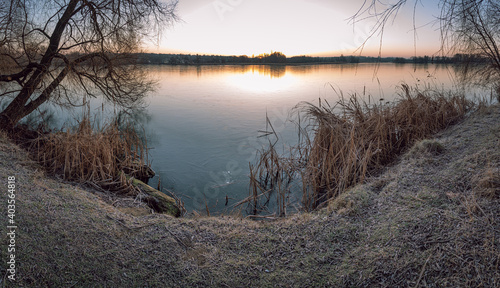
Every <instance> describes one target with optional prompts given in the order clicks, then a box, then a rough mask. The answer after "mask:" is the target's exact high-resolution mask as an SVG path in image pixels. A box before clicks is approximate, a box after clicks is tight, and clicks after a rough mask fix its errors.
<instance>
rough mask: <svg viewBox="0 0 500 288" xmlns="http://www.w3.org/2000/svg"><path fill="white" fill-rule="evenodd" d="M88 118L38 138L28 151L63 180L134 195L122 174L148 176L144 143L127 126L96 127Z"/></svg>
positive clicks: (129, 126) (113, 124) (112, 124)
mask: <svg viewBox="0 0 500 288" xmlns="http://www.w3.org/2000/svg"><path fill="white" fill-rule="evenodd" d="M93 124H94V122H92V121H91V120H90V119H89V117H88V116H83V119H82V120H81V121H79V122H78V125H76V126H75V127H73V128H69V129H66V131H64V132H57V133H50V134H45V135H40V136H39V137H38V138H36V139H35V140H34V141H33V144H32V145H31V149H30V150H31V151H32V153H33V155H34V156H35V158H36V160H38V161H39V162H40V163H41V164H42V165H43V166H45V167H46V168H47V170H48V171H50V172H52V173H54V174H58V175H62V177H63V178H64V179H66V180H72V181H79V182H86V183H89V184H93V185H94V186H96V185H97V186H99V187H102V188H104V189H108V190H113V191H118V192H122V193H131V192H134V188H133V187H132V186H131V185H130V183H128V181H127V180H126V178H125V175H124V173H122V172H125V173H126V174H128V175H131V176H134V177H136V178H140V177H141V175H145V174H148V173H150V172H151V171H150V168H149V165H148V164H149V163H148V159H147V145H146V144H147V143H145V142H144V141H143V140H142V139H141V137H139V134H138V133H137V131H136V130H135V129H133V127H132V126H131V125H125V126H124V125H121V127H120V128H119V126H120V125H119V123H118V122H117V121H113V122H111V123H109V124H105V125H104V126H102V127H100V128H96V127H94V126H97V125H93Z"/></svg>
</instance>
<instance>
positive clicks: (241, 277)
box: [0, 104, 500, 287]
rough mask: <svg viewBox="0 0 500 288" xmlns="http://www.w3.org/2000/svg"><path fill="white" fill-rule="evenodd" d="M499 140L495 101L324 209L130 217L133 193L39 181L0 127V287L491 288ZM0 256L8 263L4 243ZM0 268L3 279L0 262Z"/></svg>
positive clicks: (499, 109) (499, 112) (497, 231)
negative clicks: (2, 186)
mask: <svg viewBox="0 0 500 288" xmlns="http://www.w3.org/2000/svg"><path fill="white" fill-rule="evenodd" d="M498 135H500V105H499V104H496V105H493V106H490V107H486V108H481V109H480V110H479V111H477V112H475V113H473V114H472V115H469V116H468V117H466V119H465V120H463V121H461V122H460V123H458V124H456V125H454V126H451V127H449V128H448V129H447V130H445V131H443V132H440V133H438V134H437V135H435V136H434V137H432V138H431V139H428V140H424V141H429V142H431V143H438V144H439V145H441V146H442V147H443V150H442V151H441V152H439V153H438V154H435V153H434V152H432V151H431V150H427V149H428V148H426V147H428V145H427V144H425V142H424V141H422V142H419V143H417V144H416V145H415V146H414V147H413V148H412V149H410V151H409V152H408V153H406V154H404V155H403V156H401V157H400V159H399V160H398V162H397V163H396V164H394V165H392V166H391V167H387V168H386V169H385V172H384V173H383V174H382V175H380V176H379V177H371V178H369V179H367V181H366V182H365V183H364V184H360V185H357V186H355V187H353V188H352V189H349V190H348V191H347V192H346V193H345V194H344V195H343V196H342V197H340V198H338V199H337V200H336V201H333V202H332V203H330V205H329V206H328V208H324V209H321V210H319V211H316V212H312V213H299V214H295V215H292V216H290V217H288V218H284V219H278V220H274V221H251V220H248V219H243V218H239V217H235V216H220V217H205V216H196V217H190V218H174V217H171V216H167V215H162V214H151V213H148V214H144V215H133V214H131V213H128V212H127V209H124V207H121V204H126V203H133V201H134V200H133V199H128V200H127V199H126V198H120V199H116V200H114V201H109V199H108V197H109V196H108V195H106V194H105V193H101V192H98V191H95V190H92V189H89V188H82V187H81V186H78V185H75V184H73V183H68V182H65V181H62V180H60V179H57V178H55V177H51V176H46V174H45V173H44V172H43V170H42V169H41V168H40V166H38V164H36V163H34V162H33V161H32V160H30V159H29V158H28V156H27V154H26V152H25V151H24V150H22V149H20V148H19V147H18V146H17V145H15V144H13V143H12V142H11V141H9V140H7V139H6V138H5V135H0V136H1V137H0V175H2V177H1V178H2V179H3V180H2V181H4V182H5V183H7V182H6V181H8V178H7V177H9V176H15V179H16V180H15V181H16V183H15V185H16V190H15V191H16V192H15V193H16V194H15V195H16V214H15V217H16V218H15V219H16V224H17V230H16V237H18V238H16V239H22V241H21V240H20V242H19V245H17V246H16V251H15V259H16V266H15V269H16V272H17V273H16V274H17V275H16V276H17V277H16V280H15V282H10V281H9V280H8V279H6V278H3V280H2V281H5V282H3V283H2V284H5V285H6V286H7V287H17V286H29V287H47V286H58V287H61V286H67V285H73V286H77V287H82V286H84V287H86V286H96V285H97V286H99V285H102V286H112V287H119V286H128V287H136V286H167V287H171V286H175V287H193V286H207V287H224V286H226V287H227V286H229V287H263V286H278V287H294V286H304V285H311V286H330V287H339V286H349V287H352V286H355V287H359V286H370V287H387V286H392V287H397V286H412V287H414V286H419V285H420V284H422V283H424V282H425V283H427V285H434V286H448V287H450V286H453V287H457V286H460V287H464V286H465V287H474V286H479V285H483V286H488V287H495V286H498V285H500V277H499V274H498V263H499V262H498V261H500V259H499V255H500V253H499V252H500V223H499V221H498V218H497V216H498V215H500V195H499V194H498V186H494V185H498V184H495V183H497V182H495V181H497V180H498V179H499V178H495V177H498V176H499V175H500V170H499V169H500V149H499V148H500V142H499V141H498ZM3 197H4V198H2V199H3V200H2V202H3V203H4V204H2V205H0V213H1V215H3V216H1V217H0V219H1V223H2V225H4V227H5V226H6V223H7V220H8V218H7V195H6V194H4V196H3ZM117 200H118V201H117ZM7 237H8V235H7V234H6V233H4V234H3V236H1V238H2V241H3V243H7V240H8V239H7ZM1 257H2V261H4V260H5V259H7V258H6V257H8V254H7V250H6V249H2V253H1ZM464 259H467V261H464ZM5 261H7V260H5ZM0 272H2V273H3V274H4V275H7V271H6V266H5V265H2V266H1V271H0ZM464 275H469V276H468V277H464ZM68 283H70V284H68Z"/></svg>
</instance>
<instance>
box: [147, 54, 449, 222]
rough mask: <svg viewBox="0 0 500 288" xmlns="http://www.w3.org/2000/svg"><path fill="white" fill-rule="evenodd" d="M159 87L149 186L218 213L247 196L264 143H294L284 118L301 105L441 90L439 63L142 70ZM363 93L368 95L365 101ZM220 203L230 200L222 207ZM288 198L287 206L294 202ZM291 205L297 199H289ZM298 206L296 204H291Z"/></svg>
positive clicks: (153, 108)
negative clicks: (414, 89) (273, 135)
mask: <svg viewBox="0 0 500 288" xmlns="http://www.w3.org/2000/svg"><path fill="white" fill-rule="evenodd" d="M147 69H149V70H150V73H151V76H152V77H154V78H155V79H157V80H158V83H159V87H158V89H157V90H156V92H155V93H153V94H152V95H151V96H150V97H149V98H148V99H147V102H148V104H149V106H148V112H149V114H150V119H149V121H148V122H147V123H146V124H145V129H146V131H147V133H148V135H149V137H150V143H149V146H150V148H152V149H151V150H150V156H151V158H150V159H151V160H152V167H153V169H154V170H155V171H156V173H157V175H158V176H157V177H155V178H154V179H152V180H151V181H150V184H151V185H152V186H156V183H157V181H158V179H159V178H160V179H161V183H162V185H163V187H165V188H166V189H168V190H170V191H173V192H174V193H176V195H178V196H180V197H181V198H182V199H183V201H184V203H185V207H186V208H187V209H188V210H193V209H194V210H203V211H205V207H206V205H207V206H208V208H209V209H210V211H211V212H215V211H218V212H223V211H224V210H225V209H228V207H231V205H233V204H235V203H236V202H238V201H239V200H241V199H243V198H245V197H246V196H248V174H249V168H248V167H249V163H251V162H253V161H255V159H256V151H257V150H258V149H260V148H261V147H262V146H263V145H265V144H266V143H267V142H266V141H269V140H268V139H267V138H266V137H259V136H262V135H263V132H259V131H265V130H268V131H269V130H270V126H269V125H268V124H267V125H266V123H267V121H266V119H269V122H270V123H271V125H272V127H273V128H274V130H275V131H276V132H277V135H278V137H279V138H280V140H281V142H280V143H284V144H285V146H284V147H285V148H284V149H286V145H294V144H295V143H296V141H297V136H296V134H297V132H296V129H295V125H294V124H293V123H292V122H290V121H289V120H290V112H291V111H292V109H293V108H294V107H295V106H296V105H297V104H299V103H301V102H304V101H306V102H311V103H318V99H319V98H322V99H326V100H327V101H328V102H329V103H331V104H333V103H335V101H336V100H338V99H339V97H340V95H344V96H345V97H347V96H348V95H351V94H354V93H357V94H359V95H365V96H364V97H365V99H366V100H367V101H381V99H384V100H383V101H390V100H392V99H394V98H395V97H396V95H397V92H398V88H397V87H398V86H399V85H400V84H401V83H407V84H409V85H410V86H418V87H419V88H421V89H424V88H425V87H427V86H429V87H432V88H434V89H447V88H451V87H452V86H453V81H452V80H451V79H453V77H452V76H453V74H454V71H453V69H452V68H451V67H450V66H444V65H421V66H415V65H408V64H407V65H396V64H381V65H375V64H358V65H334V64H332V65H301V66H266V65H263V66H248V65H247V66H229V65H226V66H148V68H147ZM366 95H371V96H372V97H371V98H370V99H368V97H367V96H366ZM226 197H227V199H228V200H229V201H228V206H225V204H226ZM293 201H294V200H292V202H293ZM295 202H298V200H295ZM296 204H297V205H299V203H296Z"/></svg>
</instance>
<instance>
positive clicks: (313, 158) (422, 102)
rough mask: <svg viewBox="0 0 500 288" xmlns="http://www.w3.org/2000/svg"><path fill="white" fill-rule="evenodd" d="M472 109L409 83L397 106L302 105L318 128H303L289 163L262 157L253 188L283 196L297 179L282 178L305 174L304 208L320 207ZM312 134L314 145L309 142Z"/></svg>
mask: <svg viewBox="0 0 500 288" xmlns="http://www.w3.org/2000/svg"><path fill="white" fill-rule="evenodd" d="M472 107H473V103H472V102H471V101H469V100H467V99H465V97H464V96H462V95H445V94H443V93H441V92H436V91H419V90H418V89H413V88H410V87H409V86H408V85H406V84H403V85H401V94H400V98H399V99H398V100H396V101H394V102H392V103H380V104H375V105H370V104H368V103H366V102H364V101H362V100H361V99H360V97H358V96H357V95H356V94H354V95H352V96H351V97H349V98H348V99H346V98H343V97H341V99H340V100H339V101H338V102H337V104H336V105H334V106H331V105H329V104H328V103H326V105H322V104H321V102H320V104H319V105H313V104H310V103H302V104H300V105H299V106H298V109H299V111H301V112H305V113H306V115H307V117H308V118H309V120H311V122H310V123H312V124H310V125H309V126H308V127H299V129H300V130H301V131H305V132H303V135H304V136H305V137H303V141H302V144H301V145H299V146H298V147H296V149H295V151H296V152H297V153H295V155H292V156H290V157H288V158H284V157H281V158H280V157H278V156H272V157H271V159H275V160H274V162H272V163H274V164H273V165H269V163H270V161H269V159H270V158H269V155H274V152H272V151H267V152H263V153H261V159H260V161H258V163H257V165H256V167H254V169H253V171H252V173H251V183H254V184H255V183H257V184H259V185H257V186H256V187H259V189H260V190H261V191H267V190H271V191H274V190H276V191H278V193H280V192H279V190H277V189H276V187H279V186H280V184H279V183H280V182H282V181H286V183H282V184H281V186H283V185H286V187H288V186H289V183H288V181H290V179H291V178H290V177H282V175H294V173H296V172H299V173H300V175H301V177H300V179H301V181H302V187H303V188H302V190H303V195H302V202H303V203H302V204H303V205H304V208H305V209H306V210H314V209H317V208H320V207H322V206H323V205H324V204H325V203H326V201H327V200H329V199H332V198H335V197H337V196H339V195H340V194H341V193H343V192H344V191H346V190H347V188H349V187H352V186H354V185H355V184H357V183H360V182H362V181H363V180H364V179H365V177H367V175H369V174H370V173H374V172H375V171H377V170H379V169H380V168H382V167H383V166H384V165H387V164H390V163H391V162H393V161H394V159H395V158H396V157H397V156H398V155H400V154H401V153H402V152H404V151H405V150H407V149H408V148H409V147H411V146H412V145H413V144H414V143H415V142H416V141H419V140H422V139H424V138H427V137H429V136H430V135H432V134H434V133H436V132H438V131H440V130H442V129H444V128H446V127H447V126H449V125H452V124H454V123H456V122H457V121H459V120H460V119H462V118H463V117H464V115H465V114H466V113H467V112H469V111H470V110H471V109H472ZM311 131H312V132H313V135H314V138H313V139H312V140H311V139H309V138H308V137H307V136H308V135H310V134H311ZM271 148H272V149H274V147H271ZM291 162H293V163H295V164H291ZM276 167H280V168H279V169H278V170H276ZM283 167H284V168H283ZM280 169H281V170H280ZM287 169H288V170H287ZM278 172H279V173H278ZM267 183H272V185H267ZM251 185H252V184H251ZM251 187H252V186H251ZM253 189H254V190H255V188H253Z"/></svg>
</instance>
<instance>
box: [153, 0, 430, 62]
mask: <svg viewBox="0 0 500 288" xmlns="http://www.w3.org/2000/svg"><path fill="white" fill-rule="evenodd" d="M395 1H396V0H387V1H385V2H387V3H391V2H392V3H394V2H395ZM364 2H365V1H364V0H347V1H346V0H179V4H178V10H177V14H178V16H179V18H180V21H178V22H176V23H174V24H173V26H171V27H168V28H167V29H165V30H164V31H163V33H162V35H161V38H160V41H159V42H158V43H156V44H155V45H153V46H150V47H149V48H148V50H149V51H150V52H153V53H184V54H188V53H189V54H207V55H211V54H216V55H248V56H251V55H258V54H262V53H271V52H272V51H279V52H282V53H284V54H285V55H287V56H288V57H290V56H296V55H311V56H339V55H341V54H343V55H359V52H360V51H359V50H357V48H359V47H360V45H361V44H362V43H363V42H364V41H365V40H366V39H367V37H368V36H369V34H370V30H371V28H372V27H373V25H374V23H375V20H374V19H366V20H363V21H360V22H358V23H356V24H355V25H353V24H352V23H350V22H349V18H350V17H351V16H353V15H354V14H355V13H356V12H357V11H358V10H359V9H360V8H361V7H362V6H363V3H364ZM368 2H369V0H368ZM437 3H438V1H435V0H418V2H417V5H415V2H414V0H408V3H407V4H406V6H405V7H404V8H403V9H402V10H400V11H399V13H398V15H397V17H396V18H395V19H393V20H392V19H391V21H390V22H389V23H388V24H387V26H386V28H385V30H384V35H383V38H382V40H383V41H382V49H381V50H380V49H379V48H380V37H379V36H378V35H375V37H372V38H371V39H370V40H369V41H368V43H367V45H366V46H365V48H364V50H363V51H362V53H361V55H364V56H377V55H378V53H379V51H381V56H382V57H389V56H397V57H411V56H422V55H433V54H436V53H437V52H438V50H439V46H440V40H439V35H440V34H439V27H438V26H437V25H436V23H434V20H435V17H436V16H438V15H439V12H440V10H439V7H438V5H437ZM414 7H416V10H415V14H416V18H415V19H416V20H415V23H414V17H413V14H414ZM414 24H415V25H414ZM414 26H415V27H417V29H416V34H415V33H414V32H415V29H413V27H414Z"/></svg>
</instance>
